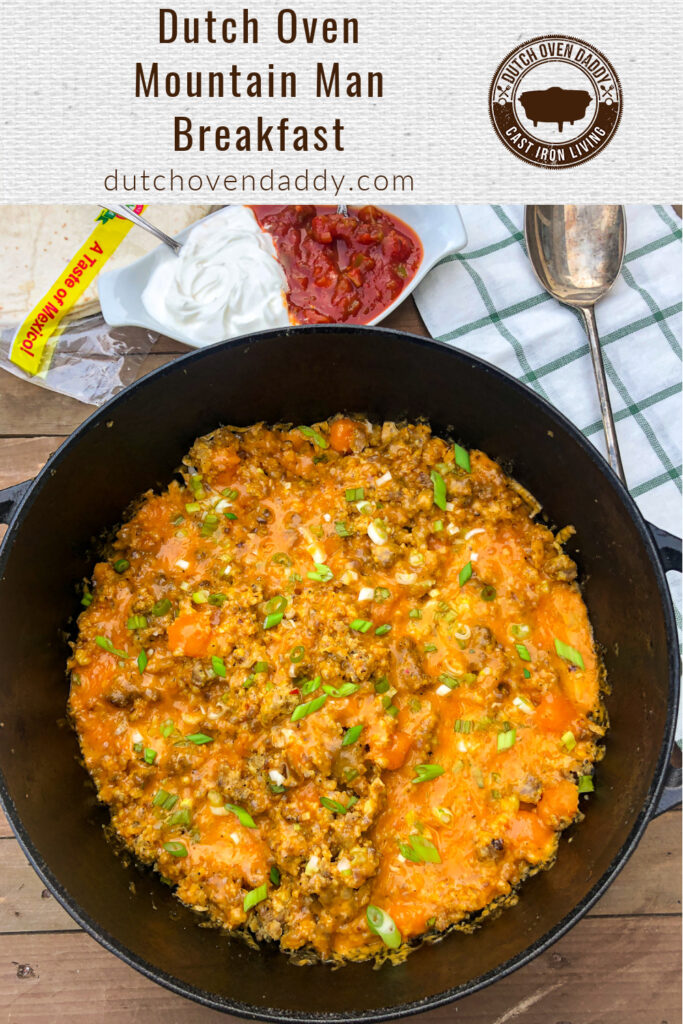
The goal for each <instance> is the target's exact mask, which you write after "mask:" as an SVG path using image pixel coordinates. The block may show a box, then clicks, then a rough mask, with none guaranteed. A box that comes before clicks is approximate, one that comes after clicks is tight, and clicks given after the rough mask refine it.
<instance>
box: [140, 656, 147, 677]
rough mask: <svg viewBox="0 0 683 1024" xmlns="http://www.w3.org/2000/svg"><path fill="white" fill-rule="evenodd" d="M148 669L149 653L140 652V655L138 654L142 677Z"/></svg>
mask: <svg viewBox="0 0 683 1024" xmlns="http://www.w3.org/2000/svg"><path fill="white" fill-rule="evenodd" d="M146 668H147V651H140V653H139V654H138V672H139V673H140V675H142V673H143V672H144V671H145V669H146Z"/></svg>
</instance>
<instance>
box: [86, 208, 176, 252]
mask: <svg viewBox="0 0 683 1024" xmlns="http://www.w3.org/2000/svg"><path fill="white" fill-rule="evenodd" d="M102 209H103V210H111V211H112V212H113V213H118V215H119V217H124V218H125V219H126V220H130V221H132V222H133V224H137V226H138V227H139V228H144V229H145V231H149V232H150V233H151V234H152V235H155V236H156V238H158V239H159V241H160V242H163V243H164V244H165V245H167V246H168V247H169V249H172V250H173V252H174V253H175V254H176V256H178V255H179V254H180V250H181V249H182V244H181V243H180V242H176V240H175V238H171V236H170V235H167V234H166V233H165V232H164V231H161V230H160V229H159V228H157V227H155V226H154V224H151V223H150V222H149V221H148V220H145V219H144V217H141V216H140V215H139V214H137V213H133V211H132V210H129V209H128V207H127V206H123V205H122V204H119V203H114V204H113V205H112V204H111V203H110V204H109V206H103V207H102Z"/></svg>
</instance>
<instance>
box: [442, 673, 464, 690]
mask: <svg viewBox="0 0 683 1024" xmlns="http://www.w3.org/2000/svg"><path fill="white" fill-rule="evenodd" d="M439 682H440V683H443V685H444V686H447V687H448V689H449V690H455V688H456V686H460V684H461V683H462V679H460V678H459V677H458V676H451V675H449V674H448V672H442V673H441V675H440V676H439Z"/></svg>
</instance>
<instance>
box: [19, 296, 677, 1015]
mask: <svg viewBox="0 0 683 1024" xmlns="http://www.w3.org/2000/svg"><path fill="white" fill-rule="evenodd" d="M387 325H388V326H393V327H397V328H401V329H404V330H409V331H414V332H416V333H423V334H424V333H426V332H425V330H424V327H423V326H422V323H421V321H420V319H419V316H418V313H417V310H416V308H415V306H414V304H413V302H412V299H409V300H407V301H406V302H405V303H404V304H403V305H402V307H401V308H400V309H399V310H397V311H396V313H395V314H394V315H393V316H392V318H391V319H390V320H389V321H388V322H387ZM180 351H182V348H181V346H179V345H177V344H175V343H174V342H169V341H167V340H164V339H160V341H159V342H158V343H157V345H156V346H155V351H154V352H153V353H152V354H151V355H150V356H149V358H148V360H147V362H146V364H145V367H144V369H145V370H147V369H151V368H152V367H153V366H155V365H159V364H160V363H163V362H166V361H167V360H168V359H170V358H173V357H174V356H175V355H177V354H178V353H179V352H180ZM90 411H91V410H90V407H88V406H84V405H81V404H80V403H78V402H75V401H73V400H71V399H68V398H64V397H63V396H61V395H56V394H53V393H51V392H49V391H46V390H44V389H42V388H38V387H35V386H33V385H30V384H27V383H25V382H23V381H20V380H18V379H17V378H15V377H13V376H11V375H10V374H7V373H0V487H5V486H7V485H9V484H12V483H17V482H18V481H20V480H25V479H27V478H28V477H31V476H33V475H34V474H35V473H36V472H37V471H38V470H39V469H40V467H41V466H42V465H43V463H44V462H45V460H46V459H47V457H48V456H49V454H50V453H51V452H52V451H54V449H55V448H57V446H58V445H59V444H60V443H61V441H62V440H63V439H64V437H65V436H67V435H68V434H69V433H70V431H72V430H73V429H74V428H75V427H76V426H77V424H78V423H79V422H80V421H81V420H82V419H83V418H84V417H85V416H86V415H87V414H88V413H89V412H90ZM3 529H4V528H3V527H0V531H2V530H3ZM0 536H2V534H1V532H0ZM295 969H296V968H293V970H295ZM680 988H681V813H680V810H673V811H669V812H668V813H667V814H664V815H663V816H662V817H660V818H657V819H656V820H655V821H653V822H652V823H651V824H650V825H649V827H648V829H647V831H646V833H645V836H644V838H643V840H642V842H641V844H640V846H639V847H638V849H637V851H636V853H635V854H634V856H633V857H632V859H631V860H630V861H629V863H628V864H627V866H626V868H625V869H624V871H623V872H622V873H621V875H620V876H619V877H618V878H617V880H616V881H615V883H614V885H612V886H611V888H610V889H609V891H608V892H607V893H606V895H605V896H604V897H603V898H602V900H601V901H600V902H599V903H598V904H597V905H596V906H595V907H594V908H593V910H592V911H591V913H590V914H589V915H588V916H587V917H585V918H584V919H583V920H582V921H581V922H579V924H578V925H576V927H575V928H573V929H572V930H571V931H570V932H569V934H568V935H566V936H565V937H564V938H563V939H561V940H560V941H559V942H557V943H556V944H555V945H554V946H553V947H552V948H551V949H550V950H549V951H548V952H546V953H544V954H543V955H542V956H540V957H538V958H537V959H536V960H534V961H533V962H532V963H530V964H528V965H527V966H526V967H524V968H522V969H521V970H519V971H516V972H515V973H514V974H512V975H511V976H510V977H508V978H506V979H504V980H503V981H500V982H498V983H497V984H496V985H493V986H492V987H490V988H488V989H485V990H484V991H483V992H479V993H477V994H476V995H473V996H469V997H468V998H467V999H464V1000H461V1001H460V1002H459V1003H456V1004H454V1005H452V1006H449V1007H445V1008H443V1009H440V1010H435V1011H433V1012H432V1013H427V1014H422V1015H420V1016H419V1017H416V1018H413V1019H414V1020H415V1021H416V1022H418V1021H419V1022H420V1024H437V1022H439V1024H445V1022H449V1024H450V1022H456V1021H462V1022H463V1024H465V1022H466V1024H508V1022H513V1021H514V1024H678V1022H679V1021H680V1020H681V993H680ZM0 1020H2V1021H11V1022H19V1021H21V1022H31V1024H33V1022H45V1024H48V1022H49V1024H52V1022H54V1021H61V1020H65V1021H66V1020H68V1021H69V1022H73V1024H80V1022H88V1024H89V1022H93V1024H95V1022H99V1021H101V1020H106V1021H107V1024H129V1022H138V1021H139V1022H141V1024H142V1022H144V1024H174V1022H181V1021H182V1022H183V1024H208V1022H209V1021H215V1022H216V1024H218V1022H219V1021H225V1020H234V1018H229V1017H226V1016H224V1015H222V1014H218V1013H215V1012H214V1011H212V1010H207V1009H205V1008H204V1007H201V1006H197V1005H195V1004H194V1003H190V1002H188V1001H186V1000H184V999H181V998H180V997H179V996H176V995H173V994H171V993H170V992H167V991H165V990H164V989H162V988H160V987H158V986H157V985H155V984H153V983H152V982H151V981H147V980H146V979H145V978H143V977H142V976H141V975H139V974H138V973H137V972H136V971H134V970H132V969H131V968H130V967H127V966H126V965H125V964H123V963H121V962H120V961H119V960H118V959H116V958H115V957H114V956H112V955H111V954H110V953H107V952H106V951H105V950H104V949H102V948H101V947H100V946H99V945H98V944H97V943H96V942H95V941H94V939H91V938H89V936H87V935H86V934H85V933H84V932H82V931H81V930H80V929H79V928H78V926H77V925H76V924H75V923H74V922H73V921H72V920H71V918H70V917H69V916H68V915H67V914H66V913H65V911H64V910H62V908H61V907H60V906H59V904H58V903H57V902H56V900H55V899H53V898H52V897H51V896H50V895H49V893H48V892H47V891H46V890H45V889H44V888H43V886H42V883H41V882H40V880H39V879H38V877H37V876H36V875H35V874H34V872H33V870H32V869H31V867H29V865H28V863H27V862H26V859H25V858H24V856H23V854H22V852H21V850H20V849H19V846H18V844H17V842H16V840H15V839H14V838H13V836H12V833H11V830H10V829H9V827H8V826H7V823H6V822H5V820H4V818H2V816H1V814H0Z"/></svg>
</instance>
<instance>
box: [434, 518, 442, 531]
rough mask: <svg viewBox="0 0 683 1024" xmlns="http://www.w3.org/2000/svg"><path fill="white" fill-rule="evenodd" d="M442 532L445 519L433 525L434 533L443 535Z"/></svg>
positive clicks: (438, 520) (436, 521)
mask: <svg viewBox="0 0 683 1024" xmlns="http://www.w3.org/2000/svg"><path fill="white" fill-rule="evenodd" d="M442 530H443V519H436V520H435V521H434V522H433V523H432V531H433V532H434V533H441V531H442Z"/></svg>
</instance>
